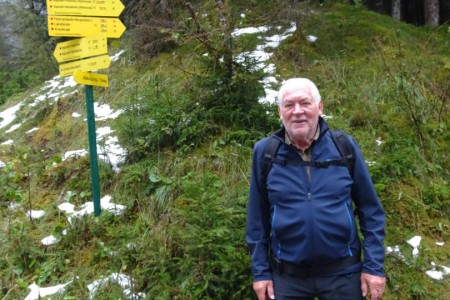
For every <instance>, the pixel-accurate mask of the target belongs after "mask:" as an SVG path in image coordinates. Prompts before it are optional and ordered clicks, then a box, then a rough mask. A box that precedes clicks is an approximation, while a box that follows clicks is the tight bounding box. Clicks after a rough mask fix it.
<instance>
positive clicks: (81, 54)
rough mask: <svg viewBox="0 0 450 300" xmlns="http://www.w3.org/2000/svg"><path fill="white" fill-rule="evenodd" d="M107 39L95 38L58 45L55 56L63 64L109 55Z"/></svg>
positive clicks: (102, 37)
mask: <svg viewBox="0 0 450 300" xmlns="http://www.w3.org/2000/svg"><path fill="white" fill-rule="evenodd" d="M106 40H107V39H106V37H104V36H96V37H95V36H94V37H85V38H80V39H74V40H70V41H67V42H63V43H58V44H56V48H55V51H54V52H53V56H54V57H55V58H56V60H57V61H58V62H59V63H61V62H65V61H71V60H75V59H82V58H86V57H90V56H96V55H101V54H106V53H108V46H107V43H106Z"/></svg>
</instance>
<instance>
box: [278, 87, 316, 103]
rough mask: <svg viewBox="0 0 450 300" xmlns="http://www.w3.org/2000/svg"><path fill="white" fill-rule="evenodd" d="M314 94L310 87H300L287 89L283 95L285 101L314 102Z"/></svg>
mask: <svg viewBox="0 0 450 300" xmlns="http://www.w3.org/2000/svg"><path fill="white" fill-rule="evenodd" d="M312 99H313V96H312V92H311V89H310V87H309V86H298V87H292V88H289V89H286V90H285V91H284V94H283V100H285V101H294V100H312Z"/></svg>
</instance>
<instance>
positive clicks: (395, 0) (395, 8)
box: [392, 0, 402, 20]
mask: <svg viewBox="0 0 450 300" xmlns="http://www.w3.org/2000/svg"><path fill="white" fill-rule="evenodd" d="M401 12H402V1H401V0H392V18H394V19H396V20H401V19H402V13H401Z"/></svg>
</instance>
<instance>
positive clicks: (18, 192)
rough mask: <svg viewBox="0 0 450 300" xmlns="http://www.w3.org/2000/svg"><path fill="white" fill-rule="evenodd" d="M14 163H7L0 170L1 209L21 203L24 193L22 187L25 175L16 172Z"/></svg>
mask: <svg viewBox="0 0 450 300" xmlns="http://www.w3.org/2000/svg"><path fill="white" fill-rule="evenodd" d="M14 165H15V164H14V162H9V163H7V164H6V165H5V166H4V167H3V168H0V185H1V186H2V187H3V188H2V189H1V190H0V207H2V208H5V207H7V206H8V205H9V204H10V203H13V202H21V200H22V197H23V193H24V191H23V190H22V187H21V184H20V183H21V182H22V179H23V177H24V176H23V174H21V173H20V172H19V173H18V172H16V168H15V166H14Z"/></svg>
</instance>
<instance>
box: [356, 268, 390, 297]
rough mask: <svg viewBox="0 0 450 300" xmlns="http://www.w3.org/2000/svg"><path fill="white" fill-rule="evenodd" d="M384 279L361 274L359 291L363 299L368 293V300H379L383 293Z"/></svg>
mask: <svg viewBox="0 0 450 300" xmlns="http://www.w3.org/2000/svg"><path fill="white" fill-rule="evenodd" d="M385 285H386V278H385V277H380V276H374V275H370V274H367V273H361V290H362V294H363V297H366V296H367V292H368V291H370V300H380V299H381V297H382V296H383V293H384V286H385Z"/></svg>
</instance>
